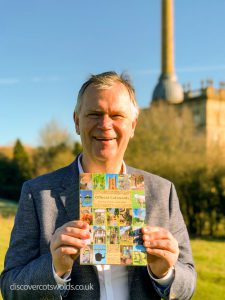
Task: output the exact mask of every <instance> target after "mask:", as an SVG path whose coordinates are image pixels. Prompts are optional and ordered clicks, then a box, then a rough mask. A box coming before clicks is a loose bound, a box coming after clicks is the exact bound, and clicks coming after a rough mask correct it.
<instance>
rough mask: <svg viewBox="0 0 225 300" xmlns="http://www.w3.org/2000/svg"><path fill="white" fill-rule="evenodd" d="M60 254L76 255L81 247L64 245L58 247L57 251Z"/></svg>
mask: <svg viewBox="0 0 225 300" xmlns="http://www.w3.org/2000/svg"><path fill="white" fill-rule="evenodd" d="M57 252H58V254H59V255H76V254H78V253H79V249H76V248H74V247H70V246H63V247H59V248H58V249H56V253H57Z"/></svg>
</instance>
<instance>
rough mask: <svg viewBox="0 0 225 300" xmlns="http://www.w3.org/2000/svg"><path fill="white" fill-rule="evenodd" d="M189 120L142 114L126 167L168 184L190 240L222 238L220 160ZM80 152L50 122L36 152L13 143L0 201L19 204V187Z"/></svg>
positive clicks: (164, 111)
mask: <svg viewBox="0 0 225 300" xmlns="http://www.w3.org/2000/svg"><path fill="white" fill-rule="evenodd" d="M193 124H194V122H193V119H192V114H191V113H190V112H189V111H188V110H182V111H180V110H179V109H178V108H175V107H174V106H170V105H165V104H164V105H162V104H159V105H152V106H151V108H150V109H145V110H142V111H141V114H140V117H139V122H138V125H137V128H136V133H135V136H134V138H133V139H132V140H131V142H130V144H129V146H128V149H127V151H126V155H125V161H126V163H127V164H129V165H132V166H134V167H137V168H140V169H144V170H146V171H149V172H152V173H155V174H158V175H160V176H162V177H164V178H167V179H169V180H171V181H172V182H173V183H174V184H175V186H176V189H177V192H178V196H179V199H180V205H181V210H182V213H183V216H184V219H185V222H186V224H187V226H188V229H189V232H190V233H191V234H193V235H198V236H202V235H211V236H219V235H225V163H224V162H225V157H224V154H223V152H222V150H221V149H220V148H219V147H217V145H211V147H210V148H206V140H205V135H204V134H203V131H202V130H201V128H197V130H196V128H195V127H194V125H193ZM81 151H82V147H81V144H80V143H79V142H77V141H76V142H73V141H72V138H71V137H70V135H69V134H68V132H67V130H66V129H64V128H61V127H60V125H59V124H57V122H56V121H51V122H50V123H49V124H47V125H46V126H45V127H44V128H43V129H42V130H41V132H40V146H38V147H36V148H33V149H32V151H27V150H26V147H24V146H23V145H22V143H21V141H20V140H17V141H16V143H15V145H14V148H13V151H12V153H13V154H12V157H9V156H7V155H6V154H3V153H2V154H1V153H0V196H1V197H4V198H8V199H16V200H17V199H19V194H20V189H21V185H22V183H23V182H24V181H25V180H27V179H29V178H32V177H35V176H38V175H41V174H43V173H46V172H51V171H53V170H55V169H58V168H60V167H63V166H65V165H67V164H69V163H71V162H72V161H73V160H74V157H75V156H76V155H77V154H78V153H80V152H81Z"/></svg>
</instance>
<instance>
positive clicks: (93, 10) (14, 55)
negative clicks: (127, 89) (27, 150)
mask: <svg viewBox="0 0 225 300" xmlns="http://www.w3.org/2000/svg"><path fill="white" fill-rule="evenodd" d="M174 3H175V66H176V73H177V76H178V79H179V82H180V83H181V84H184V83H191V86H192V88H193V89H198V88H200V81H201V80H202V79H203V80H206V79H209V78H210V79H213V80H214V86H215V87H218V86H219V82H220V81H225V55H224V53H225V39H224V30H225V18H224V11H225V1H224V0H217V1H210V0H197V1H196V0H181V1H178V0H175V1H174ZM0 45H1V46H0V66H1V67H0V104H1V109H0V145H8V144H10V143H13V141H14V140H15V139H16V138H20V139H21V140H22V142H23V143H25V144H30V145H37V144H38V136H39V132H40V129H41V128H43V127H45V125H46V124H47V123H48V122H49V121H50V120H52V119H55V120H57V121H58V122H59V124H61V126H62V127H63V128H67V129H68V131H69V132H70V133H71V134H72V135H73V136H74V139H77V136H76V135H75V134H74V126H73V120H72V112H73V108H74V105H75V101H76V100H75V99H76V95H77V92H78V90H79V88H80V86H81V84H82V82H83V81H84V80H86V78H87V77H88V75H89V74H90V73H99V72H103V71H107V70H115V71H118V72H121V71H127V72H129V74H130V75H131V78H132V80H133V83H134V85H135V88H136V93H137V99H138V102H139V105H140V106H141V107H146V106H148V105H149V101H150V99H151V95H152V91H153V88H154V86H155V85H156V83H157V80H158V77H159V75H160V1H159V0H129V1H128V0H113V1H107V0H96V1H93V0H86V1H82V0H65V1H62V0H39V1H36V0H20V1H17V0H7V1H6V0H0Z"/></svg>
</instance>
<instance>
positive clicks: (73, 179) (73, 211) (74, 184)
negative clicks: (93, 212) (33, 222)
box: [59, 158, 79, 220]
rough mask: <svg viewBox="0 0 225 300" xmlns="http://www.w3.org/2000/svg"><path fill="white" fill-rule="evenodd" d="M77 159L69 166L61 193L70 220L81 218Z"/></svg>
mask: <svg viewBox="0 0 225 300" xmlns="http://www.w3.org/2000/svg"><path fill="white" fill-rule="evenodd" d="M77 159H78V158H76V160H75V161H74V162H73V163H72V164H71V165H70V166H68V171H67V172H66V175H65V177H64V179H63V181H62V189H61V191H60V194H59V196H60V199H61V201H62V204H63V206H64V208H65V210H66V212H67V215H68V217H69V219H70V220H78V219H79V171H78V163H77Z"/></svg>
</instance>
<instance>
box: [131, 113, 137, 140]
mask: <svg viewBox="0 0 225 300" xmlns="http://www.w3.org/2000/svg"><path fill="white" fill-rule="evenodd" d="M136 125H137V118H134V120H133V121H132V132H131V136H130V138H131V139H132V137H133V136H134V131H135V128H136Z"/></svg>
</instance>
